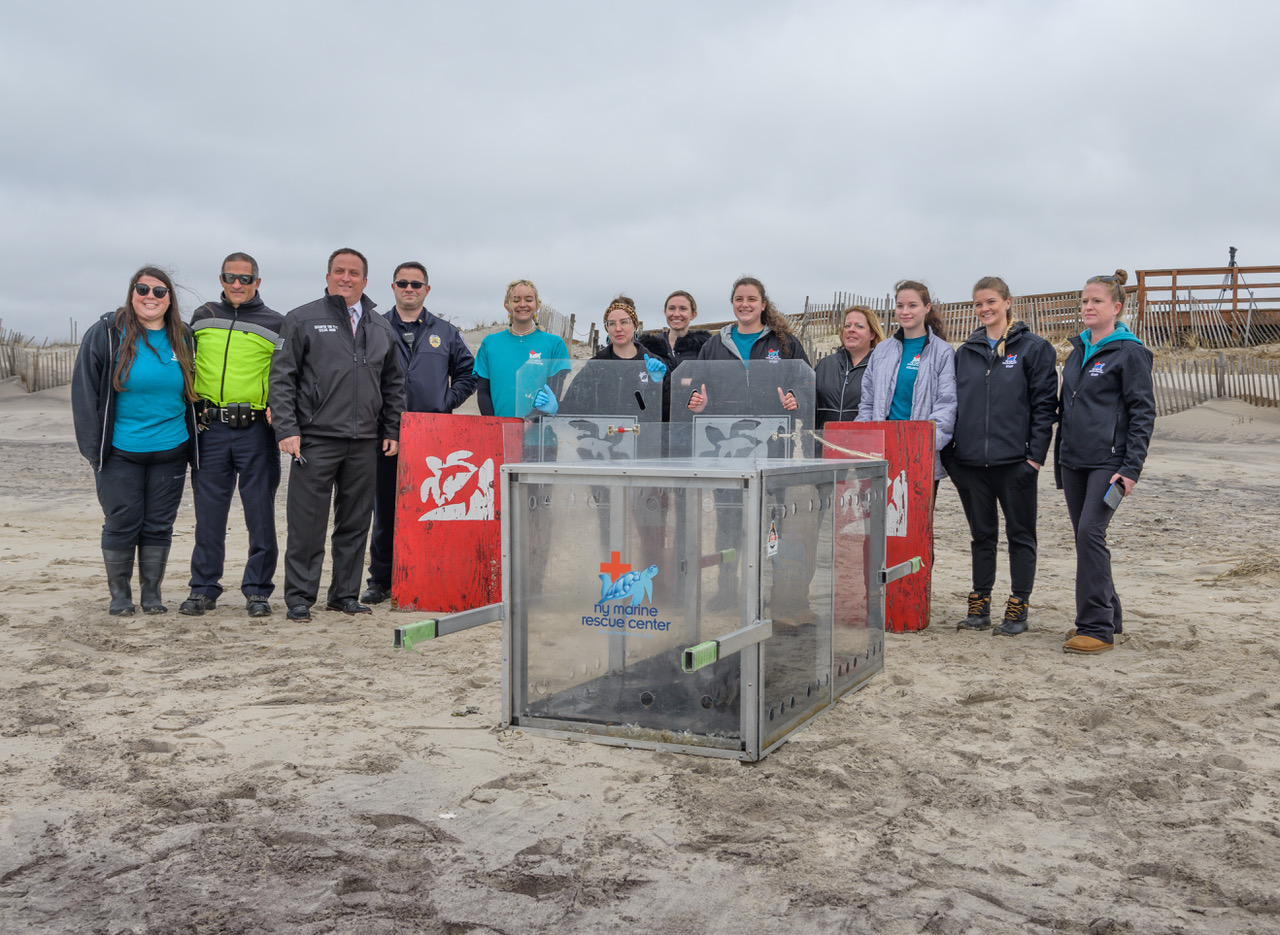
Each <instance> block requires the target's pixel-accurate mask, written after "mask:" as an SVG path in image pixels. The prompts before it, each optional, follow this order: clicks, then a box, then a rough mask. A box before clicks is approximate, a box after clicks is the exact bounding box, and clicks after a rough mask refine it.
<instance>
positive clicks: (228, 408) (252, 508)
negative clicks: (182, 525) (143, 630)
mask: <svg viewBox="0 0 1280 935" xmlns="http://www.w3.org/2000/svg"><path fill="white" fill-rule="evenodd" d="M221 280H222V298H220V299H219V300H218V301H216V302H206V303H205V304H204V305H202V306H200V308H198V309H196V311H195V314H193V315H192V316H191V328H192V330H193V331H194V332H195V336H196V354H195V377H194V380H193V383H194V385H195V391H196V394H197V395H198V396H199V397H200V402H199V403H198V404H197V410H198V411H199V412H200V416H199V422H200V425H201V428H200V434H199V442H198V444H199V445H200V467H199V469H198V470H194V471H192V473H191V495H192V499H193V501H194V503H195V510H196V535H195V540H196V541H195V545H194V547H193V548H192V550H191V595H190V596H189V597H188V598H187V599H186V600H185V601H183V602H182V605H181V606H180V607H179V608H178V610H179V612H181V613H184V614H187V615H189V616H199V615H201V614H203V613H204V612H205V611H208V610H213V609H214V607H215V606H216V605H217V603H218V597H219V596H220V595H221V594H222V583H221V580H222V570H223V561H224V559H225V556H226V547H227V514H228V513H229V512H230V510H231V497H232V494H233V493H234V492H235V489H236V486H237V484H238V485H239V488H240V502H241V504H242V505H243V506H244V517H245V525H246V527H248V531H249V558H248V561H246V562H245V566H244V576H243V577H242V578H241V580H240V591H241V593H242V594H244V598H245V609H246V610H247V611H248V612H249V616H250V617H266V616H268V615H269V614H270V613H271V605H270V603H268V600H267V599H268V598H269V597H270V596H271V592H272V591H273V590H275V574H276V561H277V559H278V557H279V547H278V546H277V545H276V522H275V499H276V488H277V487H279V486H280V452H279V451H278V450H277V449H276V444H275V437H274V435H273V434H272V432H271V427H270V424H269V421H268V411H267V375H268V374H269V373H270V371H271V354H272V352H273V351H274V350H275V342H276V339H277V338H278V337H279V335H280V327H281V325H282V324H283V323H284V316H283V315H281V314H280V313H279V312H275V311H272V310H271V309H270V308H268V307H267V306H266V305H265V304H264V303H263V301H262V297H261V296H259V295H258V287H259V286H260V285H261V284H262V278H261V277H260V276H259V275H258V261H257V260H255V259H254V258H253V257H251V256H249V254H247V253H233V254H231V255H230V256H228V257H227V258H226V259H225V260H223V261H222V276H221Z"/></svg>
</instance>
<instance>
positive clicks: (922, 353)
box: [857, 279, 956, 490]
mask: <svg viewBox="0 0 1280 935" xmlns="http://www.w3.org/2000/svg"><path fill="white" fill-rule="evenodd" d="M895 292H896V293H897V305H896V310H895V315H896V317H897V319H898V324H899V328H898V330H897V331H895V332H894V333H893V336H892V337H890V338H889V339H888V340H885V341H881V342H880V343H879V344H878V345H876V349H875V350H874V351H872V352H871V360H870V361H869V362H868V364H867V372H866V373H865V374H864V375H863V377H862V400H861V402H860V404H859V406H858V420H857V421H859V422H882V421H885V420H889V421H897V420H908V419H909V420H913V421H916V420H921V421H922V420H932V421H933V423H934V427H935V429H936V431H937V438H936V444H935V453H934V457H933V476H934V487H935V490H936V488H937V481H938V480H939V479H941V478H943V477H946V476H947V472H946V471H945V470H943V467H942V461H941V460H940V459H939V458H938V455H937V452H939V451H941V450H942V449H943V448H944V447H946V445H947V443H948V442H950V441H951V433H952V430H953V429H954V428H955V424H956V354H955V351H953V350H952V349H951V345H950V344H948V343H947V332H946V328H945V326H944V325H943V324H942V319H941V317H940V316H939V315H938V313H937V312H935V311H934V310H933V303H932V300H931V299H930V297H929V288H928V287H927V286H926V285H924V284H923V283H919V282H913V281H911V280H905V279H904V280H903V281H902V282H900V283H898V285H897V286H896V287H895Z"/></svg>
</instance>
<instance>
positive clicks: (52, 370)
mask: <svg viewBox="0 0 1280 935" xmlns="http://www.w3.org/2000/svg"><path fill="white" fill-rule="evenodd" d="M78 350H79V346H78V345H74V344H54V345H36V344H33V343H31V339H30V338H24V337H23V336H22V335H20V334H18V333H17V332H15V331H8V332H0V380H7V379H9V378H10V377H18V379H20V380H21V381H22V386H23V388H24V389H25V390H26V391H27V392H28V393H38V392H39V391H40V390H48V389H52V388H53V387H55V386H65V385H67V384H68V383H70V382H71V368H72V367H73V366H74V364H75V360H76V351H78Z"/></svg>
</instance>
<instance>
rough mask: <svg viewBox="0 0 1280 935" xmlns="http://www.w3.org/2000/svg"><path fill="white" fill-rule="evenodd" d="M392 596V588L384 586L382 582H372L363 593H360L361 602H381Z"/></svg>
mask: <svg viewBox="0 0 1280 935" xmlns="http://www.w3.org/2000/svg"><path fill="white" fill-rule="evenodd" d="M390 596H391V588H389V587H386V588H384V587H383V586H382V585H380V584H371V585H369V587H367V588H365V591H364V593H363V594H361V595H360V603H361V604H381V603H382V602H383V601H385V600H386V599H387V598H389V597H390Z"/></svg>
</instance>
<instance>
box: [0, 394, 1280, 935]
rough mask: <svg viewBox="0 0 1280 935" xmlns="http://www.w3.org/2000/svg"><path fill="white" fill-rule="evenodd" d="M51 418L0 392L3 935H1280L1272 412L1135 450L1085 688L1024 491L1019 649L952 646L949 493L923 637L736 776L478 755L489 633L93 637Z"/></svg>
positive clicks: (1279, 421) (96, 600)
mask: <svg viewBox="0 0 1280 935" xmlns="http://www.w3.org/2000/svg"><path fill="white" fill-rule="evenodd" d="M67 398H68V396H67V392H66V389H65V388H63V389H61V390H54V391H49V392H46V393H40V394H35V395H32V396H26V395H22V394H15V393H11V392H9V390H8V388H6V387H5V386H4V385H3V384H0V442H2V444H0V514H3V520H0V523H2V525H0V568H2V569H3V575H2V577H0V597H2V600H0V646H3V653H4V657H3V658H4V664H3V669H2V670H0V673H2V674H0V678H2V679H3V692H2V698H3V701H2V702H0V749H2V750H3V752H4V756H3V759H2V760H0V764H2V765H0V816H2V818H3V821H2V822H0V932H6V933H7V932H33V933H52V932H67V933H72V932H75V933H88V932H101V933H111V935H115V933H135V932H136V933H144V932H145V933H170V932H181V933H215V932H216V933H241V932H243V933H251V932H252V933H276V932H280V933H283V932H289V933H301V935H312V933H317V935H318V933H330V932H342V933H346V932H351V933H357V932H358V933H362V935H365V933H393V932H394V933H402V932H432V933H434V932H440V933H446V932H447V933H451V935H468V933H477V935H478V933H492V932H503V933H512V935H514V933H520V932H553V931H554V932H556V933H558V935H567V933H579V932H581V933H587V932H612V931H616V932H630V931H645V932H662V933H686V932H687V933H700V935H706V933H734V935H738V933H741V932H743V931H750V932H753V933H755V932H759V933H773V932H797V933H815V932H816V933H825V932H833V933H834V932H875V933H908V932H910V933H915V932H929V933H935V935H961V933H993V932H995V933H1000V932H1019V933H1025V932H1046V933H1047V932H1070V933H1082V935H1083V933H1090V935H1102V933H1121V932H1131V933H1174V932H1178V933H1182V932H1214V933H1218V932H1240V933H1245V932H1254V933H1263V932H1275V931H1280V888H1278V887H1277V883H1276V880H1277V879H1280V782H1278V781H1277V780H1278V778H1280V777H1278V772H1280V770H1278V767H1280V752H1278V751H1280V695H1278V694H1277V687H1276V686H1277V684H1280V679H1278V676H1280V637H1278V636H1277V628H1278V627H1280V600H1278V599H1277V596H1276V595H1277V583H1278V582H1280V575H1278V574H1277V572H1276V569H1277V567H1278V566H1277V564H1276V556H1277V555H1280V529H1278V527H1280V523H1277V519H1276V517H1277V508H1276V504H1277V502H1278V500H1280V474H1278V473H1277V469H1276V463H1277V457H1278V456H1280V413H1277V412H1276V411H1275V410H1263V409H1256V408H1254V407H1251V406H1247V405H1244V404H1239V403H1233V402H1229V401H1217V402H1215V403H1212V404H1209V405H1205V406H1201V407H1199V408H1198V409H1196V410H1193V411H1190V412H1186V413H1182V414H1180V415H1177V416H1171V417H1163V418H1161V419H1160V420H1159V421H1158V423H1157V433H1156V439H1155V441H1154V443H1153V446H1152V454H1151V458H1150V461H1149V462H1148V467H1147V471H1146V473H1145V474H1144V475H1143V479H1142V482H1141V483H1140V484H1139V486H1138V488H1137V490H1136V492H1135V493H1136V495H1135V496H1134V497H1133V498H1132V499H1130V500H1126V502H1125V504H1124V506H1123V507H1122V513H1121V514H1120V515H1118V516H1117V518H1116V523H1115V525H1114V526H1113V535H1112V549H1113V554H1114V561H1115V567H1116V573H1117V581H1118V585H1119V587H1120V590H1121V594H1122V596H1123V598H1124V599H1125V606H1126V611H1127V615H1126V625H1127V629H1128V631H1129V633H1130V639H1129V640H1128V642H1126V643H1125V644H1123V645H1122V646H1119V647H1118V648H1117V650H1116V651H1115V652H1112V653H1110V654H1107V655H1105V656H1101V657H1098V658H1090V657H1076V656H1064V655H1063V654H1062V652H1061V650H1060V647H1061V643H1062V633H1063V631H1064V630H1065V629H1066V628H1067V627H1068V626H1069V625H1070V621H1071V615H1072V609H1073V596H1072V595H1073V591H1072V586H1073V576H1074V557H1073V552H1072V549H1071V545H1070V535H1069V532H1070V530H1069V525H1068V523H1067V519H1066V511H1065V509H1064V507H1063V505H1062V501H1061V497H1060V494H1059V493H1058V492H1057V491H1055V490H1053V489H1052V484H1051V481H1050V479H1049V478H1048V477H1043V478H1042V479H1041V501H1040V502H1041V526H1040V530H1041V533H1040V535H1041V543H1042V547H1041V560H1040V573H1039V577H1038V580H1037V589H1036V592H1035V594H1034V595H1033V598H1032V611H1031V622H1032V629H1031V630H1030V631H1029V632H1028V633H1027V634H1025V635H1024V636H1022V637H1019V638H1017V639H999V638H993V637H991V636H989V635H987V634H971V633H957V632H956V631H955V629H954V627H953V626H952V625H950V624H951V623H952V622H953V621H954V620H955V619H956V618H957V617H958V616H962V615H963V599H964V596H965V594H966V593H967V591H968V584H969V581H968V539H967V532H966V530H965V527H964V522H963V518H962V516H961V513H960V508H959V504H958V502H957V500H956V498H955V494H954V491H953V490H952V489H951V488H950V487H949V485H947V484H945V483H944V485H943V487H942V492H941V494H940V502H939V505H938V536H937V538H938V548H937V556H938V557H937V562H938V569H937V575H936V578H935V584H934V614H933V625H932V626H931V627H930V628H929V629H928V630H926V631H924V632H923V633H920V634H903V635H894V634H890V635H889V636H888V645H887V648H886V668H885V671H884V673H882V674H881V675H880V676H878V677H876V678H875V679H873V680H872V682H871V684H870V685H869V686H868V687H867V688H866V689H865V690H863V691H861V692H859V693H856V694H855V695H853V696H851V697H848V698H846V699H845V700H844V701H843V702H842V703H840V704H839V705H838V706H836V707H835V708H834V709H833V710H831V711H829V712H827V713H826V714H824V715H823V716H821V717H820V718H818V719H817V720H816V721H815V722H814V723H813V724H812V725H811V726H810V727H808V728H807V729H805V730H804V731H802V732H800V733H799V734H797V735H796V736H795V737H794V739H793V740H792V742H790V743H789V744H787V745H786V746H784V747H782V748H781V749H780V750H779V751H777V752H776V753H774V754H773V755H772V756H770V757H769V758H768V759H767V760H765V761H764V762H763V763H760V764H757V765H754V766H744V765H741V764H738V763H736V762H731V761H719V760H708V759H702V758H698V757H691V756H681V755H675V754H663V753H651V752H644V751H629V750H623V749H616V748H611V747H603V746H596V745H590V744H574V743H564V742H558V741H553V740H544V739H541V738H531V737H529V736H527V735H524V734H521V733H519V732H510V731H501V730H498V729H496V727H495V725H496V724H497V722H498V720H499V700H500V699H499V690H500V682H501V674H500V668H499V665H500V646H499V632H498V629H497V627H496V626H494V627H488V628H483V629H480V630H473V631H470V632H468V633H464V634H458V635H456V636H454V637H451V638H448V639H445V640H441V641H438V642H437V643H434V644H427V645H424V646H422V648H421V650H420V651H418V652H412V653H397V652H393V651H392V650H391V638H390V629H391V628H392V627H393V626H395V625H397V624H400V623H403V622H405V621H407V620H411V619H416V618H413V617H408V616H407V615H404V614H398V613H394V612H391V611H389V610H386V609H383V608H381V607H380V608H378V610H377V612H376V613H375V614H374V616H373V617H372V618H371V619H370V618H365V619H363V620H357V619H353V618H348V617H344V616H341V615H337V614H328V613H319V614H317V616H316V618H315V622H314V623H313V624H311V625H310V626H306V627H294V626H289V625H287V624H286V622H285V620H284V616H283V609H282V608H281V607H280V606H279V600H278V598H277V600H276V605H277V612H276V614H275V615H274V616H273V617H271V618H268V619H265V620H250V619H248V618H247V617H246V616H245V614H244V612H243V609H242V602H241V601H239V600H238V599H237V595H235V593H234V592H233V594H232V595H230V596H228V597H227V599H226V600H225V601H224V602H223V603H222V604H221V605H220V606H219V608H218V609H217V610H216V611H215V612H213V613H212V614H209V615H207V616H205V617H201V618H187V617H182V616H179V615H177V614H169V615H166V616H161V617H142V616H139V617H135V618H131V619H125V620H121V619H117V618H112V617H110V616H109V615H108V614H107V612H106V606H107V595H106V584H105V577H104V574H103V571H102V569H101V567H100V562H99V553H98V540H97V536H98V530H99V526H100V522H101V516H100V514H99V511H98V506H97V503H96V501H95V499H94V495H93V482H92V477H91V474H90V470H89V468H88V466H87V464H86V463H85V462H84V460H83V459H82V458H80V456H79V455H78V453H77V452H76V450H75V446H74V443H73V441H72V436H71V432H70V414H69V406H68V402H67ZM278 502H279V508H280V513H281V516H282V517H283V505H284V497H283V492H282V495H281V497H280V498H279V501H278ZM232 521H233V531H232V536H231V543H230V548H229V568H228V572H229V578H230V580H233V581H234V580H236V579H237V578H238V575H239V571H240V568H241V562H242V561H243V559H242V555H243V551H244V549H245V547H246V540H245V535H244V529H243V522H242V520H241V519H240V518H239V517H236V516H235V515H234V511H233V517H232ZM282 528H283V525H282ZM191 534H192V513H191V510H190V504H189V503H187V504H186V505H184V507H183V509H182V511H181V512H180V514H179V521H178V527H177V531H176V537H175V544H174V552H173V558H172V561H171V565H170V578H169V580H168V581H167V582H166V589H165V594H166V598H167V599H168V602H169V604H170V606H171V607H173V608H176V606H177V603H178V602H179V600H180V599H181V598H182V596H184V594H185V591H186V588H185V580H186V569H185V566H186V563H187V560H188V558H189V555H190V549H191V541H192V538H191ZM1006 575H1007V571H1006V569H1005V568H1003V567H1002V568H1001V573H1000V578H999V583H998V587H1004V586H1006V585H1007V577H1006ZM326 580H327V579H326Z"/></svg>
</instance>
